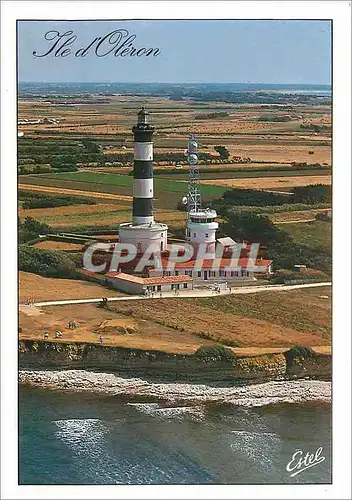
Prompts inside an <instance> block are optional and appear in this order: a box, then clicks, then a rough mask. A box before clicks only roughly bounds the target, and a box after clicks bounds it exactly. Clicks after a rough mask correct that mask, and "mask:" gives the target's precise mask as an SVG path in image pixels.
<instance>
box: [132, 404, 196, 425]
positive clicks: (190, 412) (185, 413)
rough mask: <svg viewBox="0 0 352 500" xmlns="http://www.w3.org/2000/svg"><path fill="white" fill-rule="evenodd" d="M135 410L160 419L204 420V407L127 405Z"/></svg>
mask: <svg viewBox="0 0 352 500" xmlns="http://www.w3.org/2000/svg"><path fill="white" fill-rule="evenodd" d="M127 404H128V405H129V406H132V407H133V408H135V409H136V410H138V411H140V412H141V413H144V414H145V415H150V416H152V417H158V418H161V419H182V418H185V417H186V418H188V419H191V420H197V421H199V420H203V419H204V418H205V413H204V407H202V406H178V407H169V406H167V407H161V406H160V404H159V403H127Z"/></svg>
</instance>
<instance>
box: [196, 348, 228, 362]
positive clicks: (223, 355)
mask: <svg viewBox="0 0 352 500" xmlns="http://www.w3.org/2000/svg"><path fill="white" fill-rule="evenodd" d="M194 355H195V356H196V357H197V358H200V359H204V360H208V359H214V358H215V359H217V360H219V361H234V360H235V359H236V358H237V356H236V354H235V353H234V352H233V351H231V350H230V349H226V347H223V346H221V345H217V344H214V345H202V346H201V347H199V349H197V351H196V352H195V353H194Z"/></svg>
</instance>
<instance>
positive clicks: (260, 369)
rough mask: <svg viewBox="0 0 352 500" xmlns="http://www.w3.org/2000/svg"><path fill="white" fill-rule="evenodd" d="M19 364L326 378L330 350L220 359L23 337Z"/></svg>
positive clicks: (168, 376) (205, 376) (202, 378)
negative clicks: (311, 355) (297, 355)
mask: <svg viewBox="0 0 352 500" xmlns="http://www.w3.org/2000/svg"><path fill="white" fill-rule="evenodd" d="M19 367H20V369H62V370H64V369H66V370H67V369H85V370H100V371H113V372H116V373H117V374H119V375H123V376H136V377H138V376H143V377H151V378H153V379H163V380H168V381H189V382H200V383H205V382H229V381H232V382H236V381H238V382H240V381H243V382H245V381H247V382H253V383H254V382H262V381H268V380H281V379H285V378H297V377H299V378H301V377H311V378H321V379H325V380H326V379H329V378H330V377H331V356H328V355H318V354H317V355H316V356H314V358H309V359H303V358H293V359H292V358H290V357H287V356H286V353H282V354H263V355H260V356H259V355H258V356H246V357H238V358H235V359H233V360H220V359H218V358H207V359H201V358H198V357H197V356H195V355H179V354H168V353H164V352H159V351H149V352H146V351H143V350H138V349H125V348H120V347H108V346H101V345H97V344H89V343H66V342H45V341H32V340H22V341H20V342H19Z"/></svg>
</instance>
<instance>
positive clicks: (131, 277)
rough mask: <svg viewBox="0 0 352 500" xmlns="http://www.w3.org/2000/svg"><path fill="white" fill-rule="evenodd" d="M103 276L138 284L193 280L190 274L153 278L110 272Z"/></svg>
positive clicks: (161, 283)
mask: <svg viewBox="0 0 352 500" xmlns="http://www.w3.org/2000/svg"><path fill="white" fill-rule="evenodd" d="M105 276H107V277H108V278H112V279H114V278H118V279H121V280H124V281H130V282H132V283H139V284H140V285H163V284H166V283H185V282H189V281H193V280H192V278H191V277H190V276H187V275H182V276H155V277H154V278H143V277H142V276H135V275H133V274H127V273H117V272H110V273H107V274H106V275H105Z"/></svg>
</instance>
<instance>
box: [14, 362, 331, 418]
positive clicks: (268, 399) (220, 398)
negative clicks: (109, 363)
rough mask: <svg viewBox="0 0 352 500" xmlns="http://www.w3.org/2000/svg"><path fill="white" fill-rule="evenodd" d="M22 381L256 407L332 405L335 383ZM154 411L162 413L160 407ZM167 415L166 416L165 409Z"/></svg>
mask: <svg viewBox="0 0 352 500" xmlns="http://www.w3.org/2000/svg"><path fill="white" fill-rule="evenodd" d="M19 381H20V383H22V384H27V385H32V386H38V387H44V388H51V389H59V390H66V391H75V392H93V393H104V394H108V395H129V396H137V397H138V396H143V397H145V396H148V397H153V398H155V399H159V400H165V401H168V402H173V403H175V402H176V403H179V402H192V403H198V404H199V403H209V402H214V403H229V404H233V405H237V406H242V407H254V406H265V405H269V404H276V403H304V402H314V401H317V402H326V403H330V402H331V383H330V382H325V381H321V380H288V381H275V382H266V383H263V384H253V385H247V386H242V387H233V386H228V387H211V386H208V385H201V384H186V383H182V384H180V383H152V382H148V381H146V380H143V379H139V378H122V377H119V376H117V375H115V374H113V373H96V372H89V371H85V370H58V371H36V370H33V371H32V370H21V371H20V372H19ZM150 408H154V410H155V411H158V410H157V408H156V407H150ZM163 411H164V413H165V409H164V410H163ZM183 411H184V410H183Z"/></svg>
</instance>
